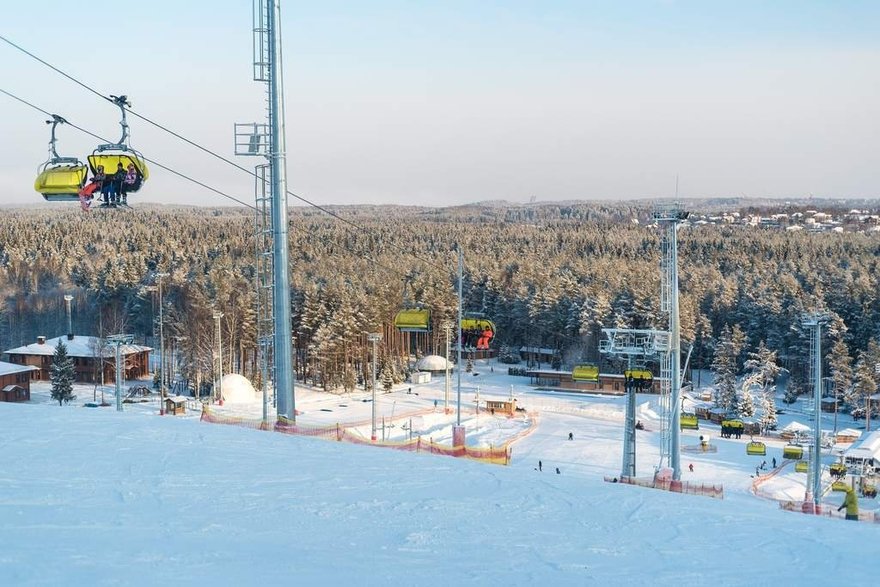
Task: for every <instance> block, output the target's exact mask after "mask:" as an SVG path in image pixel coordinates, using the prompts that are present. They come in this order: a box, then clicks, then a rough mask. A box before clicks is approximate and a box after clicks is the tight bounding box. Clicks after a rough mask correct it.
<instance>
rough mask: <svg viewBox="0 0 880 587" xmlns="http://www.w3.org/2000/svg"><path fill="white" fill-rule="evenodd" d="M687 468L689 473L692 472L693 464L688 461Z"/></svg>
mask: <svg viewBox="0 0 880 587" xmlns="http://www.w3.org/2000/svg"><path fill="white" fill-rule="evenodd" d="M688 469H689V470H690V472H691V473H693V472H694V464H693V463H690V464H689V465H688Z"/></svg>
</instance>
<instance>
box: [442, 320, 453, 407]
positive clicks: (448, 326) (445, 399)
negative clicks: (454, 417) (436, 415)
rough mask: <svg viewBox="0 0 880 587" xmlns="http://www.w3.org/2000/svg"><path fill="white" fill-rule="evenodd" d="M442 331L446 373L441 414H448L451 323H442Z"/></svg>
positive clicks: (447, 321) (448, 321)
mask: <svg viewBox="0 0 880 587" xmlns="http://www.w3.org/2000/svg"><path fill="white" fill-rule="evenodd" d="M443 330H445V331H446V365H445V369H444V371H445V372H446V392H445V394H444V396H443V413H444V414H448V413H449V337H450V336H451V335H452V321H450V320H446V321H445V322H443Z"/></svg>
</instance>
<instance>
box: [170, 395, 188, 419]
mask: <svg viewBox="0 0 880 587" xmlns="http://www.w3.org/2000/svg"><path fill="white" fill-rule="evenodd" d="M165 413H166V414H169V415H171V416H180V415H181V414H185V413H186V398H185V397H183V396H182V395H172V396H171V397H166V398H165Z"/></svg>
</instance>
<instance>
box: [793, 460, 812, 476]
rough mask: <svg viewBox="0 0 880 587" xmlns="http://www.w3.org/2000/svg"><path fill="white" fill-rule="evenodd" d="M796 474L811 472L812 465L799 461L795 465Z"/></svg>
mask: <svg viewBox="0 0 880 587" xmlns="http://www.w3.org/2000/svg"><path fill="white" fill-rule="evenodd" d="M794 470H795V472H796V473H806V472H807V471H809V470H810V464H809V463H808V462H807V461H798V462H796V463H795V464H794Z"/></svg>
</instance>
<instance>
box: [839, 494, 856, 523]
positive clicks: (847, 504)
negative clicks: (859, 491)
mask: <svg viewBox="0 0 880 587" xmlns="http://www.w3.org/2000/svg"><path fill="white" fill-rule="evenodd" d="M843 508H846V519H847V520H855V521H856V522H858V521H859V500H858V499H857V498H856V492H855V491H853V490H852V489H847V490H846V497H844V498H843V503H842V504H840V507H839V508H837V511H840V510H842V509H843Z"/></svg>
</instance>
